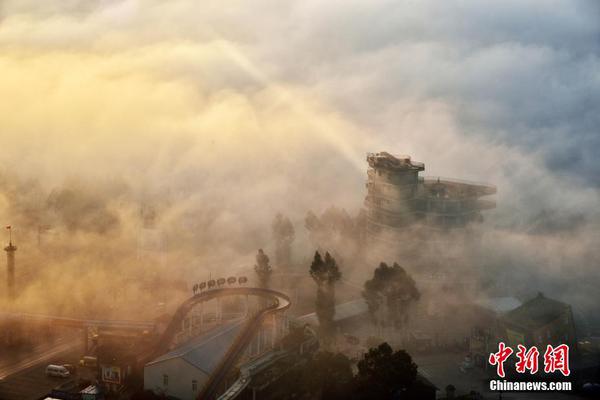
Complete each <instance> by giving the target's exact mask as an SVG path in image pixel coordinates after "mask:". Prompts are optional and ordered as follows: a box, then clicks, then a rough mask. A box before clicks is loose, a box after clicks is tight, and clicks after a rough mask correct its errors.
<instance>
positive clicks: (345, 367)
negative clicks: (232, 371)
mask: <svg viewBox="0 0 600 400" xmlns="http://www.w3.org/2000/svg"><path fill="white" fill-rule="evenodd" d="M352 385H353V373H352V362H351V361H350V359H349V358H348V357H346V356H345V355H343V354H341V353H330V352H327V351H320V352H318V353H316V354H314V355H312V356H311V357H310V358H309V359H308V360H307V362H305V363H301V364H297V365H296V366H295V367H293V368H292V369H290V370H288V372H287V373H286V374H285V375H284V376H283V377H282V379H281V380H280V381H279V382H277V383H275V384H274V385H273V386H272V387H270V388H269V389H270V390H269V392H270V393H267V394H266V398H267V399H269V400H270V399H277V400H281V399H284V400H285V399H323V400H337V399H340V400H342V399H344V400H345V399H349V398H350V395H351V390H352Z"/></svg>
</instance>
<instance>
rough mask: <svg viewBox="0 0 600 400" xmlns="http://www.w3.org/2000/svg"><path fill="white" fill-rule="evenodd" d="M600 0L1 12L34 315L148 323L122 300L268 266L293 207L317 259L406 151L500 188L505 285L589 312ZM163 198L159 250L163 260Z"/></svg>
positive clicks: (491, 250)
mask: <svg viewBox="0 0 600 400" xmlns="http://www.w3.org/2000/svg"><path fill="white" fill-rule="evenodd" d="M599 12H600V9H599V7H598V5H597V4H595V3H594V2H593V1H575V2H568V3H567V2H560V1H556V2H551V4H549V2H548V1H508V2H507V1H502V2H492V3H490V2H485V3H482V2H474V1H467V2H453V1H450V2H444V3H443V4H441V3H439V2H433V1H424V2H413V1H399V2H390V1H360V0H353V1H350V2H348V1H344V2H341V1H332V2H327V3H326V4H325V3H323V2H320V1H302V2H300V1H298V2H286V3H282V2H277V1H272V0H264V1H256V2H252V4H250V3H245V2H238V1H226V2H222V1H220V2H203V3H202V4H199V3H198V2H194V1H188V0H185V1H184V0H177V1H169V2H162V1H152V0H147V1H143V0H139V1H133V0H131V1H117V0H113V1H67V2H65V1H53V0H50V1H44V2H42V3H40V2H37V1H10V0H9V1H6V0H4V1H2V2H0V93H2V97H3V101H2V102H0V122H1V123H0V139H1V142H2V145H1V148H0V150H1V151H0V222H2V223H3V224H4V225H12V226H13V234H14V240H15V242H16V244H17V246H19V250H18V251H17V280H18V282H21V284H22V293H21V294H20V296H19V298H18V300H17V306H18V307H19V308H20V309H24V310H29V311H38V312H54V311H56V312H57V313H62V314H73V313H80V314H81V313H82V314H86V313H88V314H89V313H90V312H91V311H90V309H91V310H93V313H94V314H95V315H107V314H110V315H112V316H118V317H127V316H131V313H132V312H133V311H134V310H135V311H136V312H138V311H139V310H138V308H146V307H141V306H140V305H139V304H137V303H140V302H141V301H135V302H130V301H126V302H125V303H126V304H128V307H125V308H126V309H125V310H120V309H113V308H111V306H110V304H111V302H112V301H111V300H107V299H111V298H112V299H115V301H117V300H116V299H120V300H119V303H120V302H121V301H122V299H123V298H128V299H135V300H138V299H144V301H146V299H147V301H148V302H151V303H152V304H154V303H156V302H159V301H167V302H171V303H177V302H178V301H179V300H180V298H179V297H178V296H182V295H183V290H180V291H179V292H177V293H180V292H181V293H180V294H178V295H177V296H174V297H173V296H167V294H166V292H167V290H168V289H165V294H163V293H159V294H156V293H148V288H147V287H146V286H144V284H142V283H141V281H142V280H146V281H152V282H159V281H160V282H167V281H171V282H174V283H172V284H173V285H174V286H176V287H178V286H177V285H180V286H181V285H183V286H185V285H186V284H189V282H191V281H197V280H199V279H205V278H206V277H207V275H208V274H213V275H215V274H223V275H225V274H227V275H228V274H230V273H231V274H236V273H248V271H250V270H249V269H248V268H247V267H249V266H251V265H252V264H253V262H254V260H253V257H254V253H255V251H256V249H257V248H259V247H264V248H266V249H267V250H270V249H272V237H271V231H270V224H271V222H272V219H273V217H274V216H275V214H276V213H277V212H283V213H284V214H286V215H288V216H289V217H290V218H291V220H292V222H294V224H295V228H296V232H297V234H296V236H297V239H296V241H295V243H294V248H293V250H294V257H295V260H296V261H297V262H300V261H301V260H305V259H307V258H309V257H310V256H311V254H312V252H313V251H314V249H315V247H316V246H315V243H311V242H310V238H309V237H308V234H307V232H306V230H305V229H304V216H305V215H306V213H307V211H309V210H314V211H316V212H322V211H323V210H325V209H326V208H327V207H329V206H331V205H335V206H337V207H342V208H345V209H347V210H348V211H349V212H350V213H351V214H353V215H354V214H356V213H357V212H358V210H359V208H360V207H362V201H363V199H364V196H365V189H364V182H365V180H366V167H367V165H366V162H365V154H366V153H367V152H370V151H389V152H391V153H401V154H410V155H412V157H413V159H415V160H417V161H422V162H425V164H426V171H425V172H426V175H433V176H438V175H439V176H446V177H457V178H464V179H469V180H474V181H483V182H489V183H492V184H495V185H496V186H497V187H498V195H497V196H496V201H497V204H498V207H497V209H496V210H493V211H490V212H487V213H486V220H485V222H484V225H483V227H482V230H483V233H482V236H481V241H480V246H481V247H480V248H479V249H478V254H480V255H481V256H480V257H481V259H474V260H473V259H472V260H469V262H470V263H473V264H476V265H477V266H478V268H479V272H480V273H481V276H482V281H483V282H484V283H486V282H487V283H489V282H490V281H493V282H495V283H494V284H488V285H487V286H488V287H490V286H500V288H499V289H497V290H496V291H495V292H494V290H490V291H491V292H494V293H496V294H502V295H511V294H512V295H518V296H526V295H528V294H532V293H535V291H537V290H544V291H546V292H548V294H549V295H550V296H553V297H556V298H558V299H562V300H565V301H569V302H572V303H573V304H574V306H575V307H576V308H580V309H581V310H585V311H586V312H589V311H590V310H592V309H593V307H595V304H597V300H598V295H597V286H598V283H600V282H599V279H598V278H599V277H598V272H597V266H598V262H599V260H600V254H599V250H598V246H597V243H598V239H599V237H598V224H599V221H600V219H599V218H598V209H599V207H598V206H599V205H600V201H599V198H598V189H599V187H600V180H599V178H598V176H600V175H599V172H600V162H599V161H598V157H597V156H596V153H597V149H598V147H599V145H600V143H599V140H600V139H599V138H600V136H599V135H598V133H597V131H598V124H599V123H600V120H599V117H598V113H597V112H596V110H597V109H598V108H599V106H600V75H599V74H600V72H599V71H600V58H599V54H600V47H599V45H598V41H597V38H598V34H599V33H600V25H599V24H598V18H599V16H600V15H599ZM144 210H153V212H155V214H156V217H155V219H154V220H153V221H152V223H151V228H152V229H154V230H155V233H153V235H154V236H157V237H158V239H157V242H156V243H155V244H154V247H153V250H152V251H157V253H150V254H149V255H145V256H143V257H142V256H140V250H139V249H140V237H141V236H143V235H144V233H143V230H144V229H143V228H144V226H145V225H144V216H143V212H144ZM40 227H47V228H43V229H42V232H41V234H39V231H40ZM146 228H148V226H146ZM156 232H158V233H156ZM387 261H389V262H391V261H394V260H387ZM397 261H398V262H400V263H401V264H410V263H411V261H410V260H397ZM375 266H376V265H373V266H365V268H366V269H367V273H366V274H365V273H360V271H359V273H356V271H355V270H356V268H353V269H352V270H351V271H347V272H348V275H349V276H352V277H354V276H356V277H357V279H359V278H360V279H362V278H363V277H364V275H368V272H369V271H368V270H370V269H372V268H374V267H375ZM306 268H308V265H306ZM363 272H364V271H363ZM3 274H4V271H3V272H2V273H1V274H0V277H3ZM142 277H144V278H143V279H142ZM496 278H497V279H496ZM494 279H496V280H494ZM115 280H116V282H117V284H116V285H115ZM515 282H520V283H521V284H519V285H515V284H514V283H515ZM164 285H167V283H164ZM121 286H122V287H124V288H127V289H123V290H122V291H119V290H117V289H112V288H115V287H121ZM484 286H485V285H484ZM502 287H504V289H502ZM50 288H51V289H50ZM507 288H510V290H509V289H507ZM48 290H51V291H52V292H53V293H55V297H53V298H55V299H56V300H55V301H54V300H53V301H51V302H49V301H48V300H47V298H45V297H44V296H42V295H41V294H42V293H45V292H47V291H48ZM111 290H113V291H116V292H118V293H113V292H111ZM310 290H313V288H310ZM107 293H108V295H107ZM156 297H158V298H156ZM132 303H135V304H132Z"/></svg>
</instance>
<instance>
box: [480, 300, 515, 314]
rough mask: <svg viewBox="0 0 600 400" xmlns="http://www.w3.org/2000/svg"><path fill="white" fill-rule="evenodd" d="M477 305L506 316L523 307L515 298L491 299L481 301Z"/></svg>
mask: <svg viewBox="0 0 600 400" xmlns="http://www.w3.org/2000/svg"><path fill="white" fill-rule="evenodd" d="M476 303H477V305H479V306H481V307H483V308H487V309H488V310H491V311H493V312H495V313H498V314H504V313H506V312H509V311H511V310H514V309H515V308H517V307H519V306H521V305H522V304H523V303H522V302H521V301H520V300H519V299H517V298H515V297H491V298H485V299H480V300H478V301H477V302H476Z"/></svg>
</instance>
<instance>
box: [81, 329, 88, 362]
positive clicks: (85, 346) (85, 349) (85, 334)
mask: <svg viewBox="0 0 600 400" xmlns="http://www.w3.org/2000/svg"><path fill="white" fill-rule="evenodd" d="M88 329H89V328H88V327H87V326H84V327H83V335H82V339H83V354H84V355H87V353H88V350H89V343H88V339H89V335H88Z"/></svg>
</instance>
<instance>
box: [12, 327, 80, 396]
mask: <svg viewBox="0 0 600 400" xmlns="http://www.w3.org/2000/svg"><path fill="white" fill-rule="evenodd" d="M82 351H83V345H82V344H81V342H80V341H77V340H73V338H71V337H63V338H59V339H57V340H56V341H55V342H53V343H50V344H46V345H40V346H37V347H35V348H33V349H31V350H30V351H28V352H21V353H19V354H13V355H6V354H2V356H1V357H0V400H36V399H38V398H40V397H41V396H43V395H45V394H47V393H48V392H49V391H50V390H51V389H52V388H54V387H56V386H58V385H60V384H61V383H64V382H65V380H64V379H60V378H50V377H47V376H46V374H45V369H46V366H47V365H48V364H66V363H69V364H77V362H78V360H79V357H80V355H81V352H82Z"/></svg>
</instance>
